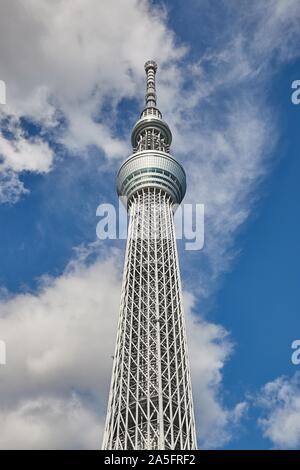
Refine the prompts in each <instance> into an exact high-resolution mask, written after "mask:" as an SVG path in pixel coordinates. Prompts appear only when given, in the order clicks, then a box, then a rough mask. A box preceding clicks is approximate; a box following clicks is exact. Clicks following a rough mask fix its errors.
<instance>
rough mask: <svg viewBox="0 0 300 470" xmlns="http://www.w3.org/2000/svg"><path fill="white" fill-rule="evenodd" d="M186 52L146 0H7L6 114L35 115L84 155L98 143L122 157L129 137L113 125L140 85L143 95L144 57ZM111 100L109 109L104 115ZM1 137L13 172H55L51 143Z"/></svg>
mask: <svg viewBox="0 0 300 470" xmlns="http://www.w3.org/2000/svg"><path fill="white" fill-rule="evenodd" d="M124 18H126V21H124ZM12 24H18V28H17V29H16V28H12V27H11V25H12ZM149 35H151V40H149ZM24 38H26V40H24ZM182 53H183V49H180V48H179V47H176V46H175V43H174V36H173V34H172V32H171V31H170V30H168V28H167V27H166V25H165V21H164V15H163V14H162V11H161V10H158V8H157V7H154V6H151V7H150V6H149V3H148V2H147V1H146V0H142V1H138V0H118V1H114V2H111V1H110V0H102V1H101V2H99V1H98V0H90V1H89V2H88V4H86V3H84V2H82V0H72V1H70V0H56V1H55V2H49V1H47V0H29V1H28V2H26V5H25V4H24V2H22V1H20V0H17V1H15V2H11V1H9V0H4V1H3V2H1V16H0V62H1V74H2V76H1V78H3V79H4V80H5V82H6V85H7V104H6V106H5V107H2V108H1V110H0V112H1V113H2V115H10V116H13V117H14V118H15V120H16V121H17V120H18V119H19V118H20V117H22V116H25V117H27V118H30V119H31V120H33V121H35V122H37V123H38V124H40V125H42V126H43V127H44V128H46V129H47V130H48V131H51V132H52V133H55V138H56V140H58V141H60V142H61V143H63V144H65V145H66V146H67V147H68V149H69V150H71V151H76V152H78V153H81V154H83V153H85V152H86V148H87V147H88V146H89V145H97V146H98V147H99V148H100V149H102V150H103V152H104V153H105V155H106V157H108V158H114V157H123V158H124V157H125V156H126V155H127V153H128V152H129V145H128V141H127V140H126V142H125V141H123V140H122V138H120V137H118V136H117V133H116V132H115V131H114V130H113V128H114V122H113V121H114V117H115V112H116V106H117V104H118V102H119V101H120V100H121V99H123V98H132V97H133V96H134V95H135V93H136V90H137V89H139V90H140V94H141V96H142V90H144V84H143V83H142V79H143V76H144V72H143V63H144V62H145V60H147V59H149V57H150V58H152V57H159V60H160V63H165V62H166V61H170V60H176V59H178V58H179V57H180V56H181V55H182ZM107 103H109V104H110V107H111V112H110V114H106V115H105V118H103V108H104V107H105V105H106V104H107ZM62 118H63V119H64V121H65V123H66V125H65V127H62V126H60V122H61V119H62ZM96 121H97V124H96ZM42 138H44V139H45V140H47V137H46V136H42ZM1 142H2V145H1V147H0V153H1V154H2V155H3V157H4V159H5V160H6V161H7V164H9V163H10V162H12V166H11V167H10V168H11V169H12V170H13V171H15V172H20V171H22V170H23V169H24V166H25V169H28V170H30V171H33V172H35V171H39V169H40V166H41V165H43V166H44V167H47V170H49V169H50V167H51V163H52V161H53V155H51V161H49V159H50V155H49V153H48V152H47V151H46V149H45V146H46V145H47V143H46V142H45V143H44V144H43V143H42V142H38V143H37V142H36V143H34V144H33V142H28V141H27V140H24V139H23V140H22V141H21V142H20V141H19V142H10V141H7V139H6V138H5V137H4V136H3V137H2V139H1ZM14 145H15V146H22V147H24V151H26V154H27V153H28V152H27V150H29V151H30V152H29V153H30V154H32V156H31V163H33V160H34V161H35V162H36V160H38V164H37V167H38V168H37V170H36V167H35V165H34V164H29V165H27V163H28V160H29V159H28V158H27V159H23V155H22V153H20V152H14V153H13V155H12V147H14ZM33 154H34V155H33ZM43 162H44V163H43Z"/></svg>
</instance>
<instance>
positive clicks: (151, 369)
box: [103, 61, 196, 450]
mask: <svg viewBox="0 0 300 470" xmlns="http://www.w3.org/2000/svg"><path fill="white" fill-rule="evenodd" d="M145 69H146V73H147V95H146V107H145V109H146V110H148V111H147V112H145V110H144V111H143V113H142V115H141V119H140V120H139V121H138V122H137V124H136V126H135V128H134V130H133V133H132V142H133V148H134V154H133V155H132V156H131V157H129V159H127V160H126V161H125V162H124V163H123V165H122V167H121V169H120V171H119V173H118V178H117V187H118V193H119V195H122V196H126V197H127V199H128V212H129V228H128V239H127V247H126V255H125V266H124V275H123V285H122V294H121V305H120V316H119V323H118V332H117V342H116V349H115V355H114V362H113V372H112V381H111V388H110V395H109V403H108V411H107V418H106V426H105V432H104V439H103V448H104V449H111V450H114V449H119V450H130V449H134V450H141V449H149V450H153V449H161V450H164V449H165V450H168V449H170V450H171V449H177V450H179V449H180V450H189V449H195V448H196V434H195V422H194V411H193V400H192V389H191V379H190V370H189V362H188V352H187V344H186V331H185V322H184V314H183V303H182V294H181V282H180V273H179V265H178V256H177V247H176V237H175V228H174V218H173V213H174V207H175V204H177V203H180V202H181V200H182V198H183V196H184V193H185V173H184V170H183V168H182V167H181V165H179V163H178V162H177V161H176V160H175V159H173V157H171V155H170V154H169V152H168V149H169V145H170V143H171V137H172V135H171V132H170V130H169V128H168V126H167V124H166V123H165V122H164V121H162V120H161V114H160V111H159V110H158V109H157V108H151V106H156V94H155V81H154V77H155V72H156V64H155V63H154V62H153V61H149V62H147V63H146V64H145ZM149 115H150V117H149ZM145 136H146V140H144V144H143V145H141V141H142V139H145Z"/></svg>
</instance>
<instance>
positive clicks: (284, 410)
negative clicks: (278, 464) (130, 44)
mask: <svg viewBox="0 0 300 470" xmlns="http://www.w3.org/2000/svg"><path fill="white" fill-rule="evenodd" d="M256 405H257V406H259V407H260V409H261V411H262V417H261V418H259V420H258V424H259V426H260V427H261V429H262V431H263V435H264V436H265V437H266V438H268V439H269V440H270V441H271V442H272V444H273V446H274V447H276V448H280V449H299V448H300V373H299V372H296V373H295V374H294V375H293V376H292V377H291V378H288V377H283V376H282V377H278V378H277V379H275V380H273V381H272V382H268V383H267V384H266V385H264V387H263V388H262V389H261V391H260V393H259V394H258V396H257V397H256Z"/></svg>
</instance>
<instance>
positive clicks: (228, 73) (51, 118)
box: [0, 0, 300, 449]
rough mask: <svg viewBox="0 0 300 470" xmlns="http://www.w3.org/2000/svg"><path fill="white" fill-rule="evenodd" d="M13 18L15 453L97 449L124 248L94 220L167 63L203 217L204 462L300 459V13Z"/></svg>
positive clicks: (8, 127) (198, 348) (182, 152)
mask: <svg viewBox="0 0 300 470" xmlns="http://www.w3.org/2000/svg"><path fill="white" fill-rule="evenodd" d="M100 3H101V5H100ZM115 3H118V8H117V9H116V5H114V4H115ZM0 8H1V10H2V11H1V19H0V35H1V36H0V39H1V40H0V79H3V80H5V82H6V86H7V104H6V105H4V106H2V105H0V113H1V114H0V123H1V138H0V155H1V161H0V171H1V179H0V202H1V204H0V223H1V227H2V230H1V231H0V257H1V267H0V286H1V290H0V293H1V303H0V339H2V340H4V341H6V344H7V357H8V361H7V365H6V366H1V368H0V385H1V387H2V391H1V395H0V417H1V420H2V422H3V423H4V430H3V433H2V436H1V437H0V447H1V448H15V447H25V448H44V447H47V446H48V447H52V448H53V447H54V448H57V447H62V448H94V447H97V445H98V442H99V441H100V436H101V432H102V428H103V419H104V415H105V407H106V399H107V391H108V384H109V379H110V372H111V360H110V354H111V350H112V348H113V344H114V340H115V333H116V319H117V313H118V301H119V292H120V285H121V284H120V282H121V274H122V262H123V255H124V248H125V242H124V241H118V240H116V241H108V240H106V241H102V242H97V243H95V242H96V224H97V222H98V220H97V217H96V215H95V214H96V208H97V206H98V205H99V204H100V203H101V202H110V203H113V204H116V203H117V196H116V194H115V174H116V171H117V169H118V167H119V166H120V164H121V162H122V160H123V159H124V158H125V157H127V156H128V155H129V154H130V151H131V149H130V131H131V128H132V126H133V124H134V122H135V120H136V119H137V117H138V115H139V112H140V110H141V109H142V106H143V96H144V87H145V84H144V71H143V63H144V61H145V60H147V59H150V58H154V59H155V60H156V61H157V62H158V64H159V70H158V76H157V80H158V84H157V87H158V104H159V107H160V109H161V111H162V112H163V115H164V118H165V119H166V120H167V121H168V123H169V125H170V127H171V129H172V132H173V137H174V142H173V146H172V153H173V155H174V156H176V157H177V158H178V159H179V160H180V161H181V162H182V163H183V164H184V166H185V168H186V172H187V181H188V191H187V195H186V201H187V202H194V203H203V204H205V214H206V218H205V246H204V249H203V250H201V251H199V252H194V251H186V250H184V245H183V243H182V242H179V252H180V261H181V271H182V277H183V288H184V292H185V298H186V314H187V317H188V326H189V328H190V335H189V338H190V351H191V362H192V369H193V383H194V400H195V407H196V414H197V417H198V420H197V423H198V425H197V431H198V438H199V446H200V447H204V448H225V449H243V448H247V449H248V448H249V449H253V448H259V449H268V448H299V447H300V406H299V403H300V384H299V366H296V365H293V364H292V362H291V352H292V350H291V343H292V341H293V340H295V339H300V322H299V307H300V305H299V304H300V298H299V288H298V285H299V275H300V272H299V271H300V268H299V262H298V260H299V244H298V240H299V235H300V233H299V231H300V227H299V217H297V215H298V212H299V209H298V200H299V197H298V195H299V190H298V187H299V185H298V181H299V176H300V164H299V159H298V156H299V138H298V135H299V131H298V128H299V122H300V105H299V106H295V105H293V104H292V102H291V93H292V90H291V83H292V82H293V80H297V79H300V72H299V70H300V67H299V65H300V57H299V51H298V50H297V49H298V48H297V44H298V43H299V34H300V33H299V31H300V28H299V23H300V6H299V3H298V2H297V1H296V0H268V1H265V2H263V4H262V2H258V1H254V2H251V3H250V2H246V1H243V0H242V1H235V0H232V1H230V2H225V1H222V0H218V1H216V2H209V1H196V0H188V1H187V2H179V1H177V0H172V1H163V2H162V1H159V2H156V1H152V2H147V1H143V2H136V1H134V0H126V1H125V0H122V3H121V4H119V2H117V1H114V2H105V1H104V2H96V1H93V0H91V1H90V2H89V6H88V7H86V6H85V8H84V9H83V2H81V1H80V0H78V1H77V2H76V3H75V2H74V3H73V4H72V7H71V5H70V4H69V3H68V1H67V0H60V1H59V2H58V6H57V9H54V8H53V5H51V2H47V1H46V0H43V1H40V0H39V2H37V1H35V0H32V1H31V2H30V3H29V4H28V6H27V7H26V8H25V7H24V6H23V5H22V2H19V1H16V2H9V1H7V2H6V1H5V2H3V3H2V4H1V7H0ZM124 15H126V18H127V23H125V24H124ZM58 17H59V18H60V20H59V21H58ZM4 20H5V23H4ZM13 22H15V23H17V24H18V25H19V28H18V33H17V34H16V36H15V38H14V41H13V40H12V37H11V32H10V29H9V28H10V27H9V25H11V24H12V23H13ZM24 34H26V37H27V43H26V44H25V45H24V41H23V40H22V37H23V35H24ZM191 325H193V328H191ZM24 384H25V385H24ZM57 429H59V432H57ZM78 429H81V430H82V429H84V430H85V436H84V437H82V434H83V433H82V432H79V431H78Z"/></svg>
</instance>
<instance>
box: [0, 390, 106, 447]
mask: <svg viewBox="0 0 300 470" xmlns="http://www.w3.org/2000/svg"><path fill="white" fill-rule="evenodd" d="M0 421H1V438H0V447H1V448H2V449H18V450H19V449H25V450H26V449H49V448H50V449H63V450H65V449H75V450H77V449H90V448H91V447H94V448H95V449H97V448H99V442H100V430H101V422H100V419H99V417H97V415H96V413H92V412H91V411H90V410H89V409H88V407H87V406H84V405H83V403H82V402H81V400H80V399H79V398H78V397H77V396H76V395H75V394H70V396H68V397H67V398H66V399H58V398H53V397H51V398H47V397H38V398H35V399H34V400H27V401H26V402H20V403H17V404H16V407H15V408H11V409H9V410H6V411H1V410H0ZM97 444H98V445H97Z"/></svg>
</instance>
